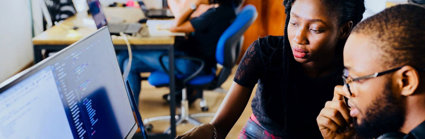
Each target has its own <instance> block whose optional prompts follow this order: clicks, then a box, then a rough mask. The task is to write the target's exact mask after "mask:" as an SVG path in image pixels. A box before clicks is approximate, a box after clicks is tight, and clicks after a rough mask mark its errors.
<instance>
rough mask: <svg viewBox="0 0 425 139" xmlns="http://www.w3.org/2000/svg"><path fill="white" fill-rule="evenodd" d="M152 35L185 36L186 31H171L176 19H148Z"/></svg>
mask: <svg viewBox="0 0 425 139" xmlns="http://www.w3.org/2000/svg"><path fill="white" fill-rule="evenodd" d="M146 25H147V26H148V30H149V35H150V36H184V35H185V34H184V33H175V32H171V31H170V30H169V29H170V28H171V26H173V25H174V20H172V19H171V20H148V21H147V22H146Z"/></svg>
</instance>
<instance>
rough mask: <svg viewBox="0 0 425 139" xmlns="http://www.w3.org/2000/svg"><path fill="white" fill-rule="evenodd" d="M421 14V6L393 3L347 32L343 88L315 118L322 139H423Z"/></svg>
mask: <svg viewBox="0 0 425 139" xmlns="http://www.w3.org/2000/svg"><path fill="white" fill-rule="evenodd" d="M424 15H425V9H424V8H423V7H420V6H417V5H410V4H407V5H398V6H394V7H391V8H388V9H386V10H384V11H382V12H381V13H378V14H376V15H374V16H372V17H370V18H367V19H365V20H364V21H362V22H361V23H359V24H358V25H357V26H356V27H355V28H354V29H353V32H352V33H351V35H350V36H349V38H348V40H347V43H346V45H345V48H344V66H345V70H344V71H345V72H344V75H343V78H344V80H345V85H344V86H336V87H335V90H334V92H335V94H334V97H333V99H332V101H328V102H327V103H326V105H325V107H324V108H323V109H322V111H321V112H320V114H319V116H318V117H317V124H318V126H319V129H320V131H321V133H322V136H323V137H324V138H326V139H327V138H329V139H331V138H332V139H335V138H352V137H354V136H358V137H363V138H376V137H378V136H379V137H378V138H382V139H383V138H404V139H424V138H425V82H424V80H425V72H424V71H425V57H424V54H425V26H424V25H425V16H424ZM344 97H346V98H348V106H347V105H346V104H345V103H346V101H345V100H344Z"/></svg>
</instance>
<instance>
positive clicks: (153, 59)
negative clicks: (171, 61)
mask: <svg viewBox="0 0 425 139" xmlns="http://www.w3.org/2000/svg"><path fill="white" fill-rule="evenodd" d="M192 1H193V5H192V6H191V7H190V8H189V9H187V10H186V11H185V12H184V14H183V15H177V16H176V19H175V20H176V24H175V26H173V27H171V28H170V30H171V31H173V32H184V33H187V34H188V36H187V37H186V39H184V40H176V42H175V48H174V49H175V55H176V56H190V57H195V58H199V59H201V60H203V61H205V63H206V64H205V67H204V71H205V70H211V69H212V68H214V67H215V66H216V61H215V58H214V54H215V49H216V45H217V42H218V39H219V38H220V36H221V34H222V33H223V32H224V31H225V30H226V29H227V27H229V26H230V24H231V23H232V22H233V20H234V18H235V17H236V14H235V11H234V8H233V4H234V1H233V0H216V2H217V3H216V4H217V6H216V7H214V8H210V9H208V10H207V11H205V12H204V13H202V14H201V15H200V16H197V17H194V18H190V15H191V14H192V13H193V12H194V11H195V10H196V9H197V5H199V4H200V3H201V2H202V1H203V0H192ZM163 54H167V52H166V51H154V50H152V51H133V61H132V66H131V70H130V73H129V77H128V81H129V84H130V87H131V89H132V90H133V92H134V94H135V98H136V100H137V101H138V98H139V93H140V91H141V83H140V81H141V77H140V73H141V72H153V71H157V70H160V71H163V69H162V67H161V64H160V61H159V57H160V56H161V55H163ZM162 60H163V62H164V65H165V66H166V68H168V56H164V57H163V59H162ZM118 61H119V62H120V65H121V69H125V66H126V65H127V63H128V53H127V52H126V51H123V52H121V53H119V55H118ZM199 67H200V64H199V62H196V61H192V60H188V59H183V58H178V57H176V59H175V69H176V72H177V74H179V75H182V76H183V77H187V76H189V75H190V74H192V73H194V72H195V71H196V70H197V69H198V68H199ZM181 87H182V86H177V88H181ZM188 92H190V91H188ZM177 95H178V96H180V99H181V93H177ZM191 96H192V95H188V97H191ZM164 98H166V97H164ZM176 101H177V103H179V102H180V100H178V99H177V100H176ZM192 101H194V99H189V102H192Z"/></svg>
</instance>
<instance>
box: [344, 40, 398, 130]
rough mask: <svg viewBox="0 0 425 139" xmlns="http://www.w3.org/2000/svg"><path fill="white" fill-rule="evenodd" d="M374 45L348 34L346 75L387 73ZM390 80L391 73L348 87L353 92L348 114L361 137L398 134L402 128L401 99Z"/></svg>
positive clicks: (345, 62)
mask: <svg viewBox="0 0 425 139" xmlns="http://www.w3.org/2000/svg"><path fill="white" fill-rule="evenodd" d="M375 43H376V42H375ZM375 43H374V42H373V40H372V39H370V37H368V36H366V35H363V34H358V33H354V34H351V35H350V37H349V38H348V40H347V43H346V45H345V48H344V66H345V68H346V71H348V72H347V73H346V74H348V75H347V76H349V77H351V78H357V77H361V76H365V75H370V74H372V73H375V72H381V71H385V70H388V69H387V67H385V66H383V62H382V60H381V58H382V56H381V51H380V50H379V48H378V47H375V46H373V45H375ZM391 78H392V74H387V75H383V76H379V77H376V78H371V79H365V80H360V81H356V82H352V83H350V84H349V86H350V90H351V93H352V96H349V97H348V98H349V105H350V106H351V111H350V115H351V116H352V117H353V119H354V120H355V121H354V125H355V128H356V131H357V133H358V134H359V135H360V136H364V137H376V136H378V135H380V134H383V133H386V132H394V131H398V129H399V128H400V127H401V126H402V124H403V121H404V110H403V108H402V104H401V98H399V97H396V96H395V95H394V94H395V93H394V92H393V89H392V82H391ZM345 91H347V92H348V89H347V88H345ZM346 94H348V93H346Z"/></svg>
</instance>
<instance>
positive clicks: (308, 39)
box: [288, 0, 340, 66]
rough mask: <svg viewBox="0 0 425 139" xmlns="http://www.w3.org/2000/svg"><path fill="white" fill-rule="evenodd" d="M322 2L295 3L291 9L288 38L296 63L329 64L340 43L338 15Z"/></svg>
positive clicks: (301, 0)
mask: <svg viewBox="0 0 425 139" xmlns="http://www.w3.org/2000/svg"><path fill="white" fill-rule="evenodd" d="M329 9H332V8H328V7H327V6H326V5H324V4H322V2H321V1H319V0H296V1H295V2H294V3H293V5H292V9H291V13H290V20H289V25H288V38H289V43H290V44H291V48H292V53H293V54H294V58H295V60H296V61H297V62H299V63H302V64H303V65H304V64H307V65H313V66H314V65H318V64H319V65H320V64H326V63H330V62H331V61H332V60H333V59H334V54H335V48H336V45H337V43H338V40H339V38H340V37H339V34H340V33H338V32H339V31H338V30H339V27H338V19H337V16H338V13H332V12H335V11H332V10H329Z"/></svg>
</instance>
